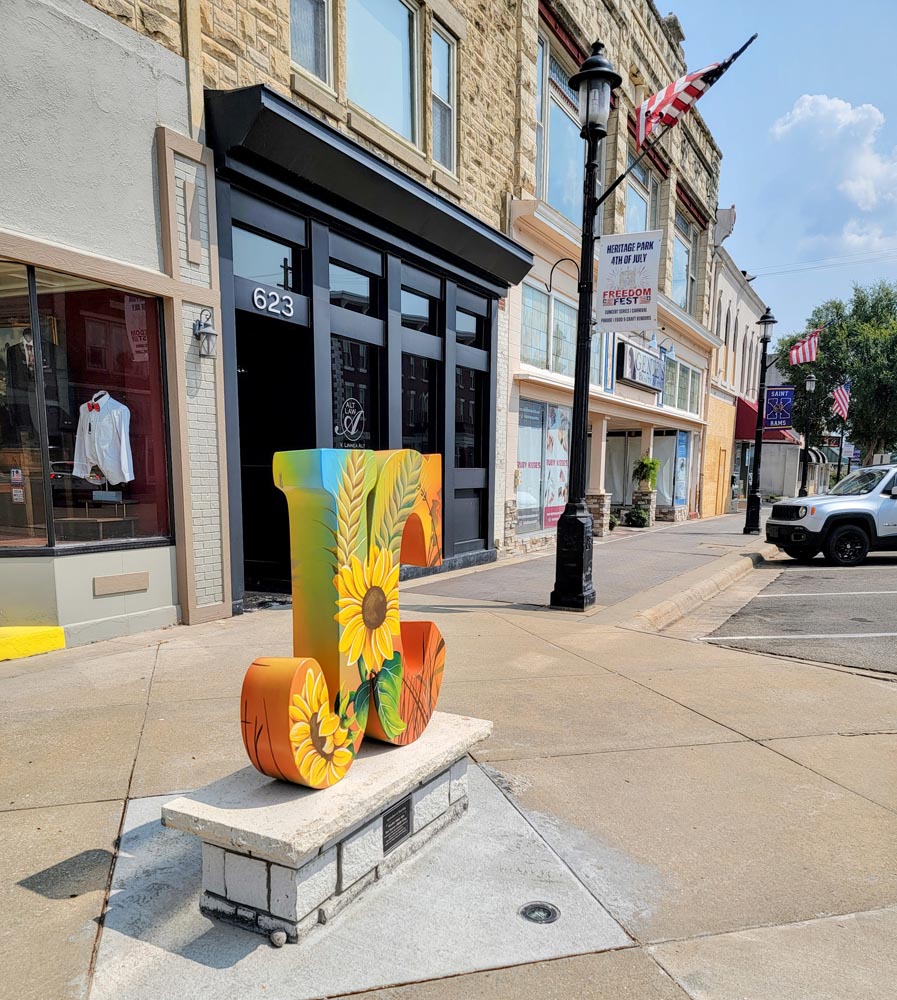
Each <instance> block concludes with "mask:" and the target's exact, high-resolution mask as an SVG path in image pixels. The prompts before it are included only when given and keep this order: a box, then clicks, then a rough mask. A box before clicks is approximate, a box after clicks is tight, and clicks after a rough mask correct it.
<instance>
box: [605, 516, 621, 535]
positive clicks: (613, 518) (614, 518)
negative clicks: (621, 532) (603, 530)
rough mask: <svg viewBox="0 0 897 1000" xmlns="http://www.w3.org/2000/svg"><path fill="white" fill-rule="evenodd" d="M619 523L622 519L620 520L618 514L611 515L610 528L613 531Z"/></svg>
mask: <svg viewBox="0 0 897 1000" xmlns="http://www.w3.org/2000/svg"><path fill="white" fill-rule="evenodd" d="M619 523H620V521H619V519H618V518H617V515H616V514H611V516H610V521H609V522H608V527H609V528H610V530H611V531H613V530H614V528H616V526H617V525H618V524H619Z"/></svg>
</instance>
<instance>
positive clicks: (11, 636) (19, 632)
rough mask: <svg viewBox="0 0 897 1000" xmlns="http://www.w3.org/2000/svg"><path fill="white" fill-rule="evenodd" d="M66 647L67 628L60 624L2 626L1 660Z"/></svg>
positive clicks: (0, 637) (0, 633)
mask: <svg viewBox="0 0 897 1000" xmlns="http://www.w3.org/2000/svg"><path fill="white" fill-rule="evenodd" d="M53 649H65V630H64V629H62V628H61V627H60V626H59V625H11V626H6V627H0V660H15V659H17V658H18V657H20V656H34V655H35V654H37V653H49V652H50V651H51V650H53Z"/></svg>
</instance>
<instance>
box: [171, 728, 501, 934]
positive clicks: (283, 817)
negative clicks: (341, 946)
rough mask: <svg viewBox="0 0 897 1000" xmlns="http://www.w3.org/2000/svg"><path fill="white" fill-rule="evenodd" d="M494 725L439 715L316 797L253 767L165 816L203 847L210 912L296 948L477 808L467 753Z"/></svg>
mask: <svg viewBox="0 0 897 1000" xmlns="http://www.w3.org/2000/svg"><path fill="white" fill-rule="evenodd" d="M491 731H492V723H491V722H485V721H483V720H482V719H470V718H467V717H464V716H457V715H447V714H445V713H443V712H436V713H434V715H433V717H432V718H431V720H430V724H429V725H428V726H427V728H426V729H425V730H424V733H423V735H422V736H421V737H420V739H418V740H417V741H416V742H414V743H411V744H409V745H408V746H406V747H391V746H386V745H385V744H382V743H375V742H374V741H366V742H365V743H364V745H363V746H362V749H361V751H360V753H359V755H358V758H357V759H356V761H355V763H354V764H353V765H352V767H351V769H350V770H349V773H348V774H347V775H346V777H345V778H344V779H343V780H342V781H340V782H339V783H338V784H336V785H334V786H333V787H332V788H328V789H323V790H320V791H315V790H313V789H309V788H302V787H300V786H299V785H291V784H288V783H286V782H282V781H274V780H271V779H270V778H266V777H265V776H264V775H263V774H260V773H259V772H258V771H256V770H255V769H254V768H252V767H246V768H243V770H241V771H237V772H235V773H234V774H232V775H230V776H229V777H227V778H223V779H221V780H220V781H216V782H213V783H212V784H211V785H207V786H206V787H205V788H202V789H199V790H198V791H196V792H193V793H192V794H190V795H185V796H183V797H181V798H178V799H175V800H173V801H172V802H169V803H168V804H167V805H165V806H164V807H163V809H162V823H163V824H164V825H165V826H168V827H171V828H172V829H175V830H183V831H186V832H188V833H194V834H196V836H197V837H199V838H200V840H202V888H203V892H202V897H201V900H200V909H201V910H202V912H203V913H205V914H206V915H207V916H210V917H216V918H218V919H221V920H225V921H227V922H229V923H233V924H237V925H238V926H240V927H244V928H245V929H247V930H251V931H254V932H256V933H258V934H272V933H273V932H275V931H283V932H284V933H285V934H286V937H287V940H288V941H291V942H296V941H298V940H299V939H300V938H302V937H303V936H305V935H306V934H307V933H309V932H310V931H311V930H312V929H313V928H314V927H316V926H317V925H318V924H323V923H327V921H328V920H331V919H332V918H333V917H334V916H335V915H336V914H337V913H339V912H340V910H342V909H343V908H344V907H345V906H347V905H348V904H349V903H351V902H352V900H354V899H355V898H356V897H357V896H358V895H359V893H361V892H362V891H363V890H364V889H365V888H367V887H368V886H369V885H370V884H371V883H372V882H375V881H376V880H377V879H379V878H381V877H382V876H383V875H384V874H386V873H387V872H389V871H391V870H392V869H393V868H395V867H396V866H397V865H398V864H400V863H401V862H402V861H403V860H405V858H407V857H410V856H411V855H412V854H414V853H415V852H416V851H418V850H419V849H420V848H421V847H422V846H423V845H424V844H425V843H426V842H427V841H428V840H430V839H431V838H432V837H433V835H434V834H435V833H438V832H439V831H440V830H442V829H443V828H444V827H445V826H447V825H448V824H449V823H451V822H452V821H453V820H455V819H458V818H460V817H461V816H462V815H463V814H464V811H465V810H466V809H467V752H468V750H470V749H471V747H473V746H474V745H475V744H477V743H479V742H480V741H481V740H483V739H485V738H486V737H487V736H488V735H489V733H490V732H491Z"/></svg>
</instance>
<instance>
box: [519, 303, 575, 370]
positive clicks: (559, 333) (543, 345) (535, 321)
mask: <svg viewBox="0 0 897 1000" xmlns="http://www.w3.org/2000/svg"><path fill="white" fill-rule="evenodd" d="M576 316H577V309H576V306H574V305H570V304H569V303H568V302H565V301H564V300H563V299H560V298H558V297H557V296H556V295H546V294H545V292H543V291H541V289H538V288H535V287H533V286H532V285H528V284H524V286H523V316H522V322H521V331H520V360H521V361H523V362H524V363H526V364H528V365H534V366H535V367H536V368H546V369H550V370H551V371H553V372H557V373H558V374H559V375H569V376H571V377H572V376H573V373H574V370H575V366H576Z"/></svg>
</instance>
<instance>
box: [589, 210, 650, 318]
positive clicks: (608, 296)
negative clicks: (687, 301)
mask: <svg viewBox="0 0 897 1000" xmlns="http://www.w3.org/2000/svg"><path fill="white" fill-rule="evenodd" d="M662 244H663V233H662V231H661V230H659V229H658V230H656V231H653V232H648V233H627V234H626V235H625V236H604V237H602V238H601V239H600V240H599V241H598V289H597V291H598V294H597V309H596V311H597V325H598V329H599V330H653V329H655V328H656V326H657V273H658V269H659V267H660V249H661V246H662Z"/></svg>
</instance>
